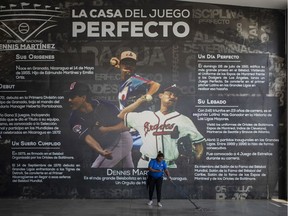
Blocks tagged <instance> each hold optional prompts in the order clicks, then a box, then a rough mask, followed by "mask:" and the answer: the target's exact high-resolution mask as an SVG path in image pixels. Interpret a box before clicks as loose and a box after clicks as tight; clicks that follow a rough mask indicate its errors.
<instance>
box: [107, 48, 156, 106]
mask: <svg viewBox="0 0 288 216" xmlns="http://www.w3.org/2000/svg"><path fill="white" fill-rule="evenodd" d="M110 63H111V65H113V66H114V67H116V68H119V69H120V71H121V82H120V86H119V93H118V100H119V108H120V110H123V109H124V108H125V107H126V106H128V105H129V104H131V103H133V102H135V101H136V100H137V99H138V98H139V97H140V96H141V95H151V96H152V95H153V94H155V93H156V92H157V91H158V89H159V87H160V84H159V83H157V82H155V81H152V80H148V79H146V78H143V77H141V76H139V75H137V74H136V73H135V68H136V63H137V55H136V53H134V52H132V51H124V52H122V53H121V55H120V58H117V57H113V58H111V60H110ZM148 97H149V96H148ZM145 105H147V104H142V106H140V107H138V109H137V111H139V110H140V108H141V110H145V109H147V108H146V107H143V106H145Z"/></svg>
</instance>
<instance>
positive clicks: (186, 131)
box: [118, 85, 205, 168]
mask: <svg viewBox="0 0 288 216" xmlns="http://www.w3.org/2000/svg"><path fill="white" fill-rule="evenodd" d="M179 94H180V89H178V88H177V87H176V86H175V85H172V86H169V87H166V88H163V87H162V88H161V90H159V98H160V103H161V104H160V110H159V111H157V112H153V111H149V110H147V111H143V112H133V111H134V110H136V109H137V107H139V106H140V105H141V104H142V103H145V102H147V98H146V96H145V95H144V96H142V97H140V98H139V99H137V101H135V102H134V103H133V104H131V105H129V106H128V107H126V108H125V109H124V110H122V111H121V112H120V114H119V115H118V117H119V118H121V119H123V120H124V124H125V125H126V126H128V127H132V128H135V129H136V130H137V131H138V132H139V133H140V135H141V138H142V140H143V145H142V146H141V148H140V152H141V153H142V156H141V158H140V160H139V161H138V165H137V167H138V168H147V167H148V163H149V161H150V160H151V159H152V158H156V156H157V153H158V152H159V151H161V152H163V153H164V154H165V161H166V163H167V165H168V167H169V168H177V165H176V163H175V161H176V159H177V158H178V157H179V155H180V153H179V148H178V147H179V145H178V141H179V140H180V138H182V137H188V138H189V140H190V143H189V145H190V146H191V148H190V150H191V153H193V154H194V155H195V157H196V159H200V158H201V156H202V154H203V151H204V147H203V143H204V141H205V139H204V137H203V136H202V135H201V133H200V132H199V131H198V130H197V128H196V127H195V125H194V124H193V122H192V121H191V120H190V119H189V118H188V117H187V116H184V115H182V114H180V113H178V112H177V111H175V105H176V102H177V100H178V95H179ZM148 100H149V99H148Z"/></svg>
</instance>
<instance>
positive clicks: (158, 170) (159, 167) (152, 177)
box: [147, 151, 171, 207]
mask: <svg viewBox="0 0 288 216" xmlns="http://www.w3.org/2000/svg"><path fill="white" fill-rule="evenodd" d="M148 170H149V171H148V178H147V185H148V189H149V202H148V203H147V205H149V206H151V205H152V204H153V201H152V198H153V193H154V189H155V186H156V195H157V205H158V206H159V207H162V204H161V202H160V201H161V191H162V183H163V174H164V172H165V174H166V176H167V177H168V179H169V180H171V177H170V174H169V171H168V169H167V164H166V162H165V161H164V154H163V153H162V152H160V151H159V152H158V154H157V157H156V159H151V160H150V162H149V164H148Z"/></svg>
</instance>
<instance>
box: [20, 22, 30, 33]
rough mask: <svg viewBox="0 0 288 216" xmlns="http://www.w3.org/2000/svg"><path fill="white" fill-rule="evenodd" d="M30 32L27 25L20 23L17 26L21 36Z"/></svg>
mask: <svg viewBox="0 0 288 216" xmlns="http://www.w3.org/2000/svg"><path fill="white" fill-rule="evenodd" d="M29 30H30V27H29V25H28V24H27V23H21V24H20V25H19V26H18V31H19V32H20V33H21V34H27V33H28V32H29Z"/></svg>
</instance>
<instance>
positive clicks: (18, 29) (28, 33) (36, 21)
mask: <svg viewBox="0 0 288 216" xmlns="http://www.w3.org/2000/svg"><path fill="white" fill-rule="evenodd" d="M63 15H64V12H63V11H61V10H60V8H59V7H52V6H50V5H41V4H31V3H27V2H21V3H20V4H17V5H16V4H9V5H6V6H5V5H0V32H2V33H4V34H5V35H6V36H7V37H9V38H10V39H11V40H9V44H10V42H14V43H15V41H12V40H16V41H18V43H16V44H14V45H13V44H12V45H13V46H12V47H11V46H10V48H8V49H9V50H24V49H25V45H23V46H21V44H19V42H20V43H24V42H26V43H27V42H28V43H29V40H35V39H37V37H38V36H39V35H40V34H41V33H43V32H44V31H47V30H48V29H51V28H53V27H55V26H57V21H58V19H59V18H62V17H63ZM6 39H7V38H6ZM38 42H39V41H38ZM2 46H3V44H2ZM21 47H22V48H21ZM4 48H5V46H4ZM0 50H5V49H3V47H0Z"/></svg>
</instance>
